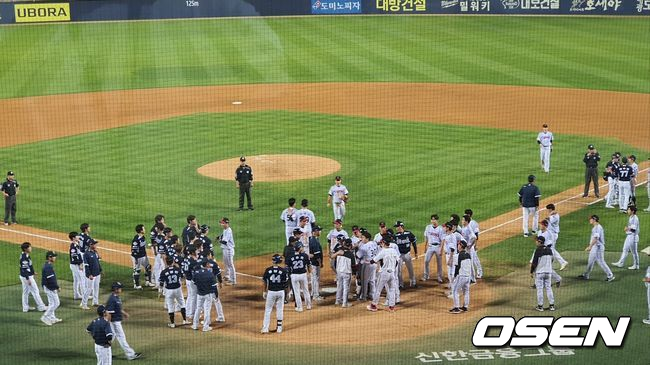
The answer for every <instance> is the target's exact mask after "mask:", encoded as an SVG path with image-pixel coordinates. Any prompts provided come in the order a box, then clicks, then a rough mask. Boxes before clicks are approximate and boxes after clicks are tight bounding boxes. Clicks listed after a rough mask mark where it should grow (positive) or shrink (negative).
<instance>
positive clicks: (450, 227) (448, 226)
mask: <svg viewBox="0 0 650 365" xmlns="http://www.w3.org/2000/svg"><path fill="white" fill-rule="evenodd" d="M445 227H447V228H449V229H453V228H454V224H453V223H451V222H447V223H445Z"/></svg>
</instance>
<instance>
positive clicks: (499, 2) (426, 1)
mask: <svg viewBox="0 0 650 365" xmlns="http://www.w3.org/2000/svg"><path fill="white" fill-rule="evenodd" d="M338 14H502V15H503V14H516V15H628V16H644V15H645V16H648V15H650V0H86V1H60V2H56V1H47V2H46V1H41V2H39V1H31V2H17V3H0V24H13V23H42V22H69V21H76V22H84V21H102V20H137V19H177V18H212V17H250V16H292V15H338Z"/></svg>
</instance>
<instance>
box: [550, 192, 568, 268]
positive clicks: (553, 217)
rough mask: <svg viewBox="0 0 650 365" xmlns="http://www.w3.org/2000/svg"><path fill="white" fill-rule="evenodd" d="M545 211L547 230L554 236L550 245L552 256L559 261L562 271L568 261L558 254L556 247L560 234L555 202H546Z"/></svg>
mask: <svg viewBox="0 0 650 365" xmlns="http://www.w3.org/2000/svg"><path fill="white" fill-rule="evenodd" d="M546 211H547V212H548V216H547V217H546V221H547V222H548V225H547V228H548V231H549V232H551V233H552V234H553V235H554V236H555V239H554V242H553V247H551V249H552V250H553V258H554V259H555V260H557V261H558V262H559V263H560V271H562V270H564V269H565V268H566V267H567V265H568V264H569V262H567V261H566V260H565V259H564V258H563V257H562V256H561V255H560V252H559V251H558V250H557V248H556V246H557V240H558V239H559V236H560V214H559V213H558V212H557V211H556V210H555V204H547V205H546Z"/></svg>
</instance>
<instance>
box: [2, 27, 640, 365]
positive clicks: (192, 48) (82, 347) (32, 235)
mask: <svg viewBox="0 0 650 365" xmlns="http://www.w3.org/2000/svg"><path fill="white" fill-rule="evenodd" d="M0 48H1V49H2V52H0V69H1V70H2V71H0V85H2V87H1V88H0V126H2V134H1V138H0V156H2V157H1V158H0V171H3V173H4V171H6V170H12V171H14V172H15V173H16V179H17V180H18V181H19V182H20V184H21V192H20V195H19V196H18V221H19V223H20V224H18V225H15V226H14V225H12V226H8V227H7V226H2V227H0V241H2V243H0V264H1V266H0V292H1V295H0V298H1V299H0V323H2V324H3V325H2V330H0V352H1V353H2V354H3V359H0V363H30V364H64V363H65V364H87V363H92V362H93V361H95V356H94V353H93V347H92V339H91V338H90V336H88V335H87V334H85V327H86V325H87V324H88V323H89V322H90V321H91V320H92V318H93V314H92V313H90V312H83V311H80V310H79V308H78V306H77V305H76V303H74V302H73V301H72V299H71V284H70V279H71V277H70V272H69V269H68V265H67V255H66V253H67V246H68V245H67V244H66V236H67V232H69V231H71V230H76V229H78V227H79V224H80V223H83V222H89V223H90V224H91V226H92V229H93V231H92V234H93V237H94V238H96V239H98V240H99V241H100V244H99V250H100V251H99V252H100V254H101V255H102V258H103V260H104V263H105V265H106V267H105V269H106V272H105V275H104V278H103V282H102V294H101V296H102V298H105V297H107V296H108V289H109V287H110V283H111V282H112V281H115V280H119V281H122V282H124V283H125V284H127V285H126V289H125V293H124V305H125V308H127V309H129V310H130V311H129V312H130V313H131V318H130V319H129V320H127V321H125V322H124V328H125V331H126V334H127V338H128V340H129V343H130V344H131V345H132V347H134V348H135V349H136V350H137V351H140V352H142V353H143V354H144V357H143V358H142V359H141V360H138V361H142V362H145V363H160V364H177V363H178V364H180V363H205V362H208V361H214V362H216V363H242V364H248V363H264V364H266V363H272V364H294V363H295V364H297V363H313V364H325V363H332V362H336V363H341V364H374V363H379V364H409V363H412V364H416V363H420V362H437V360H440V361H439V362H443V363H446V362H450V361H453V360H450V359H451V358H452V357H453V358H454V359H456V360H462V359H467V360H466V362H467V363H482V362H487V363H489V364H492V363H494V364H501V363H503V364H538V363H542V362H543V363H547V362H551V361H552V362H556V363H560V364H583V363H592V364H605V363H611V362H612V361H613V360H616V361H623V362H626V363H629V364H644V363H646V362H647V361H645V360H644V359H646V358H648V356H650V352H649V351H648V347H647V338H648V335H649V334H650V326H647V325H644V324H643V323H642V322H641V320H642V319H644V318H647V316H648V313H647V302H646V296H645V295H646V289H645V287H644V285H643V283H642V278H643V274H644V273H645V268H646V267H647V266H648V265H649V264H650V258H649V257H648V256H647V255H643V254H642V256H641V268H642V270H637V271H633V270H627V269H625V268H624V269H618V268H613V269H614V273H615V275H616V280H615V281H613V282H611V283H606V282H605V281H604V279H605V276H604V274H602V272H601V271H599V268H596V269H595V272H594V274H593V275H592V279H593V280H590V281H588V282H584V281H579V280H578V279H576V276H577V275H578V274H580V273H582V271H583V270H584V267H585V266H586V261H587V253H586V252H584V248H585V247H586V246H587V244H588V241H589V234H590V230H591V227H590V225H589V223H588V222H587V217H589V216H590V215H591V214H598V215H599V216H600V217H601V223H602V225H603V227H604V229H605V232H606V242H607V253H606V261H607V262H608V263H609V262H613V261H615V260H616V259H617V258H618V255H619V253H620V250H621V248H622V244H623V240H624V238H625V235H624V232H623V227H625V224H626V222H627V217H626V216H625V215H623V214H619V213H617V212H616V211H615V210H608V209H604V203H603V202H602V199H596V198H594V197H593V193H592V194H591V196H590V197H589V198H582V197H581V195H582V183H583V181H584V164H583V163H582V157H583V155H584V153H585V152H586V147H587V145H589V144H594V145H595V146H596V147H597V149H598V151H599V152H600V153H601V156H602V158H603V161H601V168H600V170H602V167H604V164H605V162H606V160H607V159H608V157H609V156H610V155H611V154H612V153H613V152H615V151H620V152H622V153H624V154H626V155H630V154H635V155H636V156H637V157H638V162H639V163H640V169H641V170H642V173H641V174H640V178H639V180H638V182H639V183H642V182H645V177H646V176H647V171H646V170H645V169H647V168H648V167H650V164H648V161H647V159H648V156H649V154H650V124H649V122H648V120H649V116H650V20H648V19H632V18H606V17H601V18H592V17H585V18H570V17H516V16H503V17H499V16H494V17H492V16H490V17H452V16H449V17H444V16H439V17H438V16H399V17H397V16H394V17H390V16H386V17H304V18H302V17H300V18H275V19H273V18H267V19H263V18H262V19H205V20H183V21H159V22H115V23H86V24H79V23H71V24H53V25H23V26H7V27H2V28H0ZM543 123H548V124H549V126H550V129H551V131H552V132H553V133H554V134H555V146H554V149H553V153H552V160H551V172H550V174H545V173H544V172H543V171H542V169H541V167H540V163H539V150H538V147H537V144H536V142H535V138H536V137H537V133H538V132H539V131H540V130H541V125H542V124H543ZM240 155H246V156H248V160H249V163H250V164H251V166H252V168H253V171H254V174H256V175H255V177H256V183H255V186H254V187H253V192H252V195H253V203H254V206H255V210H254V211H243V212H241V211H237V199H238V191H237V189H236V188H235V183H234V171H235V168H236V167H237V163H236V162H233V164H232V165H231V166H229V167H228V165H227V164H226V165H225V166H226V167H224V165H223V164H221V165H219V167H218V168H214V169H211V170H210V171H209V172H206V170H208V169H205V168H203V169H202V167H205V166H206V165H210V164H212V163H215V162H218V161H222V160H229V159H233V158H235V159H236V158H238V157H239V156H240ZM278 156H283V157H282V158H280V157H278ZM529 174H535V175H537V184H538V186H539V187H540V189H541V191H542V194H543V196H542V198H543V204H546V203H550V202H553V203H556V204H557V205H558V211H559V212H560V214H561V215H562V223H561V236H560V240H559V241H558V249H559V251H560V252H561V253H562V255H563V256H564V257H565V258H566V259H567V260H568V261H569V262H570V265H569V266H568V268H567V269H566V270H564V271H562V272H560V274H561V275H562V276H563V277H564V279H563V281H562V286H561V287H560V288H558V289H556V291H555V294H556V298H557V306H558V310H557V311H556V312H555V313H553V315H554V316H556V317H560V316H607V317H609V318H610V319H611V320H613V321H616V320H617V319H618V318H619V316H630V317H632V324H631V327H630V329H629V332H628V335H627V339H626V342H625V344H624V346H623V347H622V348H618V349H615V348H607V347H605V346H604V345H603V344H602V343H600V342H599V343H598V345H597V346H595V347H594V348H577V349H571V350H557V349H549V348H548V347H547V346H545V347H544V348H540V349H537V348H535V349H517V350H516V351H508V350H504V349H489V350H488V351H489V352H490V356H491V357H492V358H489V357H488V354H483V356H484V357H482V359H484V360H481V359H479V358H481V357H480V356H479V355H478V352H475V351H476V350H477V349H476V348H474V347H473V346H472V342H471V335H472V332H473V329H474V326H475V324H476V322H477V321H478V320H479V319H480V318H481V317H484V316H494V315H505V316H513V317H515V318H519V317H522V316H529V315H538V314H539V313H538V312H536V311H534V310H533V308H534V306H535V291H534V290H532V289H530V288H529V286H530V284H531V279H530V277H529V275H528V272H529V266H528V260H529V259H530V256H531V254H532V252H533V250H534V245H533V241H532V240H531V239H527V238H523V237H521V234H520V233H521V220H520V218H519V216H520V211H519V205H518V201H517V195H516V193H517V191H518V190H519V188H520V187H521V185H522V184H524V183H525V182H526V177H527V176H528V175H529ZM208 175H210V176H208ZM214 175H219V176H217V178H215V176H214ZM335 175H340V176H342V177H343V182H344V184H345V185H346V186H347V187H348V189H349V191H350V201H349V205H348V214H347V215H346V218H345V227H344V228H345V229H347V230H348V232H349V231H350V230H349V229H350V227H351V225H352V224H357V225H359V226H362V227H366V228H368V229H369V231H370V232H372V233H373V234H374V233H376V232H377V223H378V222H379V221H381V220H385V221H386V222H394V221H395V220H402V221H404V222H405V224H406V226H407V228H408V229H411V230H413V232H414V233H415V234H416V236H417V238H418V241H419V242H421V241H422V240H423V236H422V232H423V230H424V227H425V226H426V225H427V224H428V223H429V217H430V215H431V214H433V213H437V214H439V215H440V216H441V217H444V219H447V217H449V215H451V214H452V213H457V214H461V213H462V212H463V211H464V209H466V208H472V209H473V211H474V213H475V218H476V219H477V220H478V221H479V222H480V223H481V229H482V231H483V232H485V234H482V235H481V240H480V242H479V255H480V257H481V261H482V263H483V267H484V270H485V273H486V274H485V278H484V279H483V280H481V281H479V283H478V284H477V285H475V286H472V289H471V290H472V305H471V307H470V311H469V312H468V313H465V314H463V315H459V316H453V315H449V314H447V310H448V309H449V308H451V306H452V305H451V304H452V303H451V300H450V299H448V298H446V296H445V294H444V289H443V288H442V287H441V286H439V285H438V284H437V283H435V284H433V283H431V282H426V283H422V284H421V285H419V287H418V288H417V289H407V290H405V291H404V292H403V293H402V301H403V303H402V305H400V307H399V310H398V311H397V312H396V313H392V314H391V313H388V312H382V311H380V312H379V313H370V312H368V311H366V310H365V304H366V303H361V302H355V303H354V306H353V307H351V308H347V309H341V308H340V307H335V306H334V305H333V302H334V298H333V297H332V296H331V295H329V296H327V297H326V300H325V301H324V302H323V303H322V304H320V305H317V306H315V308H314V309H313V310H312V311H309V312H305V313H295V312H293V309H292V307H289V306H288V307H287V308H286V311H285V313H286V314H285V332H284V333H283V334H281V335H277V334H273V335H269V336H262V335H260V334H259V329H260V327H261V321H262V316H263V311H264V301H263V300H262V297H261V292H262V284H261V281H260V280H259V276H260V275H261V274H262V272H263V270H264V268H265V267H267V266H269V265H270V257H271V254H273V253H274V252H281V251H282V249H283V246H284V224H283V223H282V222H281V221H280V218H279V217H280V213H281V211H282V209H284V208H285V207H286V202H287V199H288V198H290V197H295V198H296V199H298V201H300V199H302V198H306V199H309V201H310V208H311V209H312V210H313V211H314V212H315V214H316V218H317V221H318V223H319V224H320V225H321V226H323V229H324V232H327V231H329V229H331V227H332V224H331V221H332V211H331V208H328V207H327V206H326V201H327V191H328V189H329V187H330V186H331V185H332V183H333V178H334V176H335ZM599 182H600V183H601V184H604V181H603V180H602V179H601V180H600V181H599ZM606 191H607V188H606V187H603V188H601V196H603V195H604V194H605V192H606ZM637 201H638V202H639V207H640V209H639V218H640V222H641V236H640V242H639V249H642V248H645V247H647V246H648V245H650V240H649V239H648V236H647V234H646V233H644V232H650V215H648V214H647V213H644V212H642V211H641V209H643V208H645V207H646V204H647V203H648V196H647V193H646V189H645V185H641V186H640V187H639V188H638V189H637ZM156 214H164V215H165V216H166V218H167V224H168V225H169V226H171V227H172V228H174V229H175V230H176V232H180V230H181V229H182V227H183V226H185V217H186V216H187V215H189V214H194V215H196V216H197V217H198V220H199V223H201V224H202V223H206V224H208V225H210V226H211V227H212V230H211V232H210V236H211V237H214V236H217V235H218V234H220V233H221V229H220V227H219V224H218V221H219V219H220V218H221V217H224V216H225V217H229V218H230V220H231V223H232V224H231V225H232V228H233V231H234V235H235V243H236V256H235V258H236V263H235V265H236V267H237V269H238V271H239V272H241V273H243V274H245V275H244V276H243V277H241V279H240V283H239V285H238V286H236V287H226V288H225V289H224V290H223V292H222V300H223V302H224V310H225V315H226V323H225V324H218V325H217V326H216V327H215V331H213V332H211V333H208V334H203V333H200V332H198V333H197V332H195V331H192V330H190V329H189V328H182V327H181V328H175V329H169V328H167V326H166V323H167V319H166V318H167V316H166V313H165V310H164V309H163V308H162V301H160V300H159V299H158V298H157V292H155V291H134V290H132V289H130V287H131V285H130V284H131V273H132V272H131V268H130V267H129V265H130V259H129V246H128V245H129V243H130V240H131V238H132V237H133V227H135V225H136V224H140V223H142V224H145V226H146V227H149V226H150V225H152V224H153V217H154V216H155V215H156ZM545 214H546V213H545V212H542V213H541V216H543V217H544V216H545ZM24 241H30V242H32V243H33V244H34V245H35V246H36V247H39V249H38V250H35V252H34V255H33V257H34V263H35V268H36V270H37V271H39V272H40V268H41V266H42V263H43V261H44V252H45V251H43V249H55V250H57V251H58V252H59V253H60V255H59V258H58V261H57V264H56V269H57V274H58V275H59V276H60V279H61V280H62V281H63V291H62V292H61V298H62V306H61V308H60V309H59V310H58V311H57V315H58V316H59V317H60V318H62V319H63V320H64V321H63V322H62V323H61V324H57V325H55V326H53V327H47V326H44V325H43V324H42V323H41V322H40V321H39V315H38V314H37V313H22V311H21V310H20V295H21V287H20V283H19V281H18V278H17V273H18V267H17V266H18V257H19V248H18V246H17V245H16V243H21V242H24ZM323 241H324V240H323ZM424 251H425V249H424V247H422V246H420V247H419V253H420V254H421V255H422V254H423V253H424ZM217 259H218V260H219V262H220V263H221V261H220V260H221V258H220V257H217ZM422 261H423V259H422V258H420V259H418V260H416V261H415V265H416V273H417V276H418V279H419V278H420V276H421V274H422V265H423V262H422ZM432 264H434V263H432ZM434 266H435V264H434ZM324 271H326V275H325V277H324V278H323V284H324V286H325V287H326V288H327V289H330V288H332V287H333V286H334V283H333V275H332V272H331V271H329V269H327V266H326V269H325V270H324ZM37 280H40V278H37ZM419 283H420V282H419ZM544 315H548V312H547V313H544ZM452 352H453V354H452ZM113 353H114V355H116V356H117V358H116V362H117V361H123V360H124V355H123V353H122V351H121V350H120V348H119V346H118V345H117V344H114V346H113ZM452 355H453V356H452ZM427 356H428V357H427ZM436 356H437V358H436ZM454 356H455V357H454ZM425 360H426V361H425Z"/></svg>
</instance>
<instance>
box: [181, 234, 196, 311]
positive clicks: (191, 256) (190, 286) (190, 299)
mask: <svg viewBox="0 0 650 365" xmlns="http://www.w3.org/2000/svg"><path fill="white" fill-rule="evenodd" d="M198 260H199V258H198V256H197V254H196V248H195V247H194V246H192V245H190V246H188V247H187V256H186V257H185V259H184V260H183V263H182V264H181V269H182V271H183V276H185V287H186V288H187V316H188V317H189V318H194V311H195V308H196V284H194V281H193V280H194V272H195V271H196V270H197V269H198V267H199V266H200V263H199V261H198Z"/></svg>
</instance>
